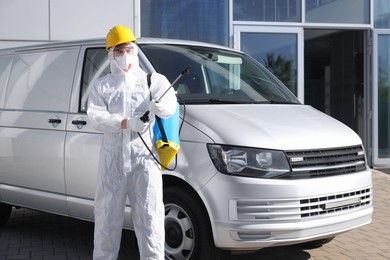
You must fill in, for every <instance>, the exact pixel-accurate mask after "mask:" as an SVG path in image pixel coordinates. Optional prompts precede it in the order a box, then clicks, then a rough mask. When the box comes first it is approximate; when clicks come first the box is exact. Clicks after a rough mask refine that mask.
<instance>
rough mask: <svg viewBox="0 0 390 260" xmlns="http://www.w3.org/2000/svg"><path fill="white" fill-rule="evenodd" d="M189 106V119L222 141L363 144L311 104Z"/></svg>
mask: <svg viewBox="0 0 390 260" xmlns="http://www.w3.org/2000/svg"><path fill="white" fill-rule="evenodd" d="M186 109H187V114H186V121H187V122H188V123H189V124H191V125H192V126H194V127H195V128H197V129H198V130H200V131H201V132H203V133H204V134H205V135H207V136H209V138H211V139H212V141H213V142H215V143H220V144H228V145H238V146H249V147H261V148H270V149H278V150H301V149H317V148H333V147H341V146H351V145H357V144H361V139H360V137H359V136H358V135H357V134H356V133H355V132H354V131H353V130H351V129H350V128H349V127H347V126H346V125H344V124H342V123H341V122H339V121H337V120H335V119H333V118H332V117H330V116H328V115H326V114H324V113H322V112H320V111H318V110H316V109H314V108H313V107H311V106H307V105H278V104H266V105H264V104H260V105H245V104H244V105H236V104H234V105H187V107H186ZM181 139H182V140H183V141H185V140H188V141H191V136H190V135H186V134H184V136H183V135H181ZM193 141H196V140H193Z"/></svg>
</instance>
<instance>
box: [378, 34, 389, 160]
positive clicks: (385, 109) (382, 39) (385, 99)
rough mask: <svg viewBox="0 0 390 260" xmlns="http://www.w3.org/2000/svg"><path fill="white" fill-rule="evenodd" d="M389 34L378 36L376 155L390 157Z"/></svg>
mask: <svg viewBox="0 0 390 260" xmlns="http://www.w3.org/2000/svg"><path fill="white" fill-rule="evenodd" d="M389 88H390V35H380V36H378V148H379V151H378V157H379V158H388V157H390V91H389Z"/></svg>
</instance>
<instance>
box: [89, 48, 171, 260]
mask: <svg viewBox="0 0 390 260" xmlns="http://www.w3.org/2000/svg"><path fill="white" fill-rule="evenodd" d="M134 48H135V50H136V51H135V52H134V54H133V55H135V56H134V57H133V61H132V63H133V64H132V65H133V66H132V68H131V69H130V70H129V71H128V72H125V71H123V70H122V69H120V68H119V65H118V62H116V59H115V58H114V55H113V48H111V50H110V51H109V54H108V56H109V60H110V67H111V74H108V75H106V76H104V77H102V78H100V79H98V80H97V81H96V82H95V83H94V85H93V89H92V90H91V94H90V96H89V101H88V111H87V113H88V117H89V119H90V121H91V122H92V124H93V125H94V127H95V128H96V129H97V130H99V131H102V132H104V136H103V140H102V144H101V150H100V160H99V170H98V178H97V183H96V193H95V237H94V253H93V255H94V259H104V260H108V259H117V257H118V252H119V247H120V241H121V234H122V225H123V219H124V207H125V204H126V197H127V198H128V199H129V202H130V205H131V212H132V219H133V224H134V230H135V232H136V236H137V240H138V245H139V251H140V257H141V259H150V260H151V259H153V260H154V259H155V260H157V259H158V260H162V259H164V244H165V232H164V218H165V216H164V204H163V199H162V174H161V169H160V166H159V165H158V164H157V163H156V162H155V161H154V159H153V158H152V156H151V155H150V153H149V151H148V150H147V148H146V147H145V145H144V144H143V143H142V141H141V139H140V138H139V136H138V134H137V132H135V131H132V130H130V129H125V130H122V129H121V121H122V120H123V119H125V118H133V117H137V116H138V117H139V116H141V115H143V114H144V113H145V111H147V110H148V109H149V104H150V103H151V101H150V95H151V96H152V99H154V100H156V99H158V98H159V97H160V96H161V95H162V94H163V93H164V92H165V90H166V89H167V88H168V87H169V86H170V83H169V81H168V80H167V79H166V77H165V76H163V75H161V74H158V73H153V74H152V78H151V82H152V84H151V86H150V89H149V87H148V85H147V79H146V76H147V75H146V73H145V72H144V71H143V70H142V69H141V68H140V67H139V62H138V56H137V53H138V49H137V47H136V45H135V44H134ZM176 102H177V100H176V96H175V93H174V90H173V89H172V88H171V89H170V90H169V91H168V92H167V94H166V95H165V96H164V97H163V98H162V100H161V101H160V104H161V105H160V106H162V109H161V111H159V114H158V116H160V117H162V118H167V117H169V116H171V115H172V114H173V113H174V112H175V109H176ZM156 113H158V112H156ZM149 117H150V121H149V123H150V124H149V126H148V127H147V129H146V130H145V131H144V132H143V133H141V134H142V137H143V138H144V140H145V141H146V143H147V144H148V146H149V147H150V148H152V147H153V151H154V153H155V154H157V153H156V152H155V148H154V145H153V144H152V142H153V125H154V122H155V117H154V114H153V113H150V114H149Z"/></svg>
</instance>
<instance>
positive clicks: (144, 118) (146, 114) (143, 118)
mask: <svg viewBox="0 0 390 260" xmlns="http://www.w3.org/2000/svg"><path fill="white" fill-rule="evenodd" d="M149 113H150V111H149V110H148V111H146V112H145V114H143V115H142V116H141V118H140V119H141V121H142V122H144V123H146V122H149Z"/></svg>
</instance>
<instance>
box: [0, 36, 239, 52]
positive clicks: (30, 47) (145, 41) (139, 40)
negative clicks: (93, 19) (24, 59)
mask: <svg viewBox="0 0 390 260" xmlns="http://www.w3.org/2000/svg"><path fill="white" fill-rule="evenodd" d="M104 44H105V38H96V39H85V40H73V41H58V42H50V43H43V44H36V45H26V46H19V47H14V48H5V49H0V55H4V54H10V53H17V52H20V51H29V50H41V49H49V48H58V47H71V46H80V45H102V47H103V46H104ZM137 44H182V45H191V46H204V47H214V48H220V49H229V50H231V49H230V48H228V47H226V46H222V45H216V44H211V43H205V42H198V41H190V40H179V39H167V38H150V37H140V38H137Z"/></svg>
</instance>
